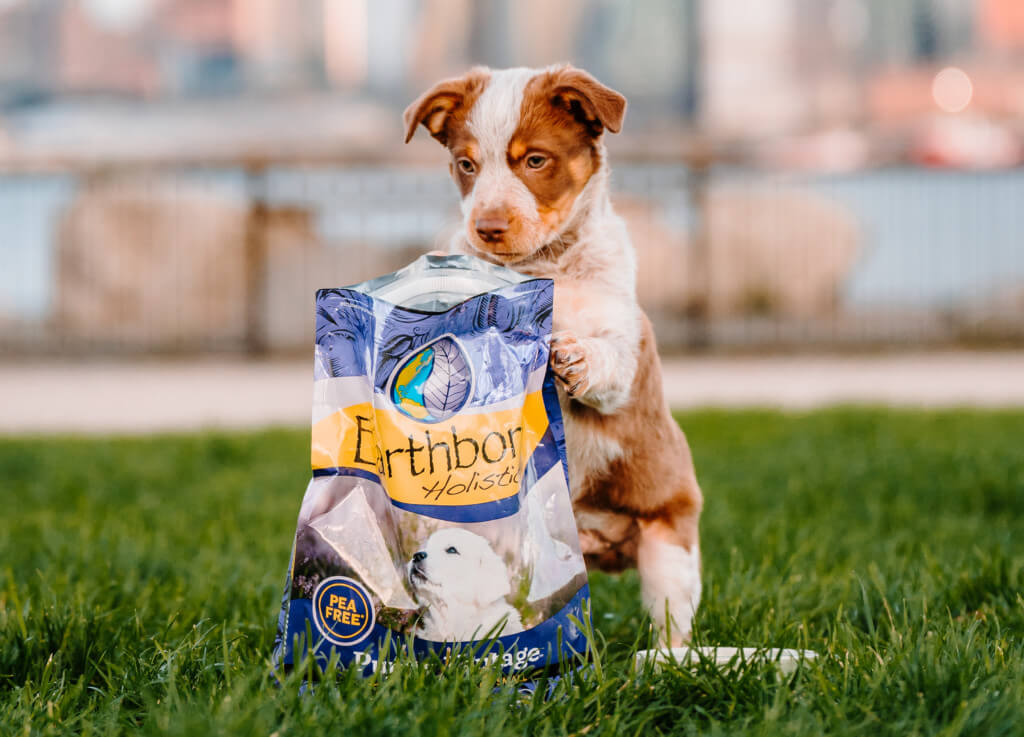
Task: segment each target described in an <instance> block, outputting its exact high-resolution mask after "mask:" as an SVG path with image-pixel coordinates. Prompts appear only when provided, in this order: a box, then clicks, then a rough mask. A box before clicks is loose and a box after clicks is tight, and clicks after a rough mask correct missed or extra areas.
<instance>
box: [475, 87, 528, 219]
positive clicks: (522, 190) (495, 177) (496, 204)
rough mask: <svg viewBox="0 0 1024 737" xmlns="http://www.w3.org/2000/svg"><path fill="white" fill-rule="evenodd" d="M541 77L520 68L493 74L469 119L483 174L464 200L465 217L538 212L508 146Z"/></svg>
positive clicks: (479, 174) (480, 169) (478, 163)
mask: <svg viewBox="0 0 1024 737" xmlns="http://www.w3.org/2000/svg"><path fill="white" fill-rule="evenodd" d="M536 74H537V70H535V69H526V68H523V67H519V68H517V69H503V70H501V71H497V72H492V73H491V77H490V79H489V80H488V82H487V86H486V87H485V88H484V91H483V93H482V94H481V95H480V97H479V98H478V99H477V101H476V103H475V104H474V105H473V107H472V109H471V110H470V113H469V118H468V119H467V120H466V125H467V127H468V128H469V132H470V133H472V134H473V137H474V138H475V139H476V142H477V144H478V145H479V147H480V151H479V156H480V161H479V162H477V165H478V167H479V171H478V174H477V177H476V182H475V183H474V185H473V191H472V193H471V194H470V196H468V197H466V198H464V199H463V201H462V214H463V215H464V216H466V217H469V216H470V214H471V213H472V212H473V211H474V210H475V211H477V212H483V211H485V210H489V209H491V208H501V207H509V208H512V209H515V210H518V211H519V212H520V213H521V214H522V215H527V214H532V211H533V210H534V209H535V203H534V200H533V194H532V193H531V192H530V190H529V189H528V188H527V187H526V185H525V184H524V183H523V181H522V180H521V179H519V177H517V176H516V175H515V174H514V173H513V172H512V170H511V169H510V168H509V166H508V144H509V141H511V140H512V134H513V133H515V132H516V128H518V127H519V120H520V117H521V114H522V107H523V92H524V90H525V89H526V85H527V83H528V82H529V81H530V79H532V78H533V77H534V75H536Z"/></svg>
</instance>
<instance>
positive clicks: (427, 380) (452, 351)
mask: <svg viewBox="0 0 1024 737" xmlns="http://www.w3.org/2000/svg"><path fill="white" fill-rule="evenodd" d="M472 386H473V372H472V367H471V366H470V363H469V359H468V358H467V357H466V352H465V350H463V348H462V346H461V345H459V342H458V341H457V340H456V339H455V338H454V336H451V335H442V336H441V337H440V338H436V339H434V340H432V341H431V342H429V343H427V344H426V345H423V346H421V347H420V348H418V349H417V350H416V351H415V352H414V353H412V354H411V355H409V356H407V357H406V358H405V359H404V360H403V361H402V363H400V364H399V366H398V368H397V369H396V370H395V373H394V374H393V375H392V379H391V387H390V389H389V390H388V396H389V397H390V398H391V402H392V404H394V405H395V408H396V409H398V411H399V412H401V413H402V414H404V415H406V416H407V417H411V418H413V419H414V420H419V421H420V422H442V421H444V420H447V419H448V418H449V417H451V416H453V415H454V414H456V413H457V412H458V411H459V410H461V409H462V408H463V407H464V406H465V404H466V402H468V401H469V398H470V393H471V391H470V390H471V389H472Z"/></svg>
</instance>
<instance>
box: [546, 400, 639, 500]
mask: <svg viewBox="0 0 1024 737" xmlns="http://www.w3.org/2000/svg"><path fill="white" fill-rule="evenodd" d="M558 400H559V404H561V406H562V418H563V421H564V425H565V453H566V459H567V460H568V462H569V484H570V486H571V489H570V491H571V493H572V498H573V501H576V500H578V499H579V497H580V495H581V494H582V493H583V492H584V491H585V490H586V489H587V488H588V487H589V486H590V485H591V483H590V482H592V481H593V480H594V479H596V478H599V477H603V476H604V475H605V474H607V473H608V469H609V466H611V464H612V463H613V462H614V461H616V460H618V459H620V458H622V456H623V453H624V450H623V447H622V444H621V443H620V442H619V441H618V440H617V439H616V438H614V437H613V436H612V435H610V434H609V433H608V432H607V431H606V430H605V429H604V428H602V427H600V426H598V425H595V424H594V423H592V422H588V421H583V420H581V419H580V418H578V417H576V416H575V414H574V411H573V409H572V408H571V407H570V406H569V405H570V402H572V401H573V400H571V399H569V398H568V397H567V396H566V394H565V391H564V390H563V389H561V388H559V390H558Z"/></svg>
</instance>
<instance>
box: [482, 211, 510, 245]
mask: <svg viewBox="0 0 1024 737" xmlns="http://www.w3.org/2000/svg"><path fill="white" fill-rule="evenodd" d="M474 225H475V226H476V234H477V235H478V236H480V239H481V240H482V241H484V242H485V243H494V242H495V241H500V240H501V239H502V238H504V237H505V233H507V232H508V218H507V217H504V216H502V215H483V216H481V217H478V218H477V219H476V222H475V223H474Z"/></svg>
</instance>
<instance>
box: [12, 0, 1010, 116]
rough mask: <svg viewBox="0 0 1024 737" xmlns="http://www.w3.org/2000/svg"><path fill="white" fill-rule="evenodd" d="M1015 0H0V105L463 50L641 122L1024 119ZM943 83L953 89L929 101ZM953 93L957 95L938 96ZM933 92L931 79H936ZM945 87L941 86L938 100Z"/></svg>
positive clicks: (369, 89) (414, 83) (236, 82)
mask: <svg viewBox="0 0 1024 737" xmlns="http://www.w3.org/2000/svg"><path fill="white" fill-rule="evenodd" d="M1022 60H1024V3H1021V2H1020V0H899V1H897V2H893V1H891V0H757V2H748V1H746V0H714V1H713V2H712V1H709V0H634V1H633V2H623V1H620V0H561V1H560V2H557V3H551V2H548V0H0V110H3V109H7V110H8V111H10V110H12V109H21V108H24V107H26V106H31V105H36V104H40V103H42V102H46V101H52V100H53V99H54V98H60V97H63V98H75V99H81V98H83V97H89V96H92V97H97V96H104V95H105V96H107V97H109V96H112V95H113V96H122V97H124V98H128V99H148V100H153V99H161V98H162V99H168V98H170V99H189V98H209V97H211V96H227V97H240V96H245V95H250V96H251V95H259V94H280V93H282V92H306V93H318V92H334V93H349V94H353V95H356V96H360V97H365V98H371V99H376V100H379V101H383V102H385V103H388V104H398V103H401V102H404V101H406V100H407V99H408V97H409V96H410V95H412V94H414V93H415V92H417V91H419V90H420V89H421V88H422V87H423V86H424V85H426V84H428V83H430V82H431V81H433V80H435V79H437V78H439V77H442V76H445V75H450V74H453V73H456V72H458V71H461V70H463V69H465V68H466V67H467V66H469V65H470V64H472V63H486V64H490V65H494V66H510V65H531V66H532V65H542V64H548V63H553V62H557V61H572V62H574V63H576V64H578V65H580V66H584V67H586V68H587V69H589V70H591V71H592V72H593V73H595V74H596V75H597V76H598V77H599V78H601V79H602V80H603V81H605V82H607V83H608V84H611V85H612V86H615V87H617V88H619V89H621V90H622V91H623V92H625V93H626V94H627V96H629V98H630V100H631V102H632V103H633V105H634V111H633V114H634V116H636V117H637V118H638V120H636V119H635V120H634V121H633V122H634V124H636V123H643V124H655V125H656V124H658V123H666V122H667V123H670V124H679V123H691V124H702V125H704V126H705V127H707V128H710V129H712V130H715V131H716V132H719V133H723V134H733V135H743V134H745V133H749V128H750V123H749V116H750V115H751V113H752V112H756V114H757V126H758V128H759V130H761V131H762V132H763V133H766V134H776V133H783V132H787V131H793V130H801V129H806V128H809V127H810V128H814V127H823V126H826V127H827V126H833V125H836V124H846V123H862V122H863V121H865V120H868V121H871V122H882V123H890V124H896V123H899V122H900V121H903V120H904V119H906V118H907V117H912V116H915V115H922V114H925V113H928V112H934V111H935V110H937V109H945V108H948V107H949V105H952V106H953V107H957V106H958V105H960V102H958V101H960V100H963V95H964V94H966V93H964V90H965V89H967V86H968V85H969V87H970V93H969V94H970V97H969V99H968V100H967V102H966V104H965V105H964V107H967V106H972V107H973V109H974V111H975V112H978V113H981V114H984V115H986V116H993V117H997V118H1008V117H1013V116H1016V117H1018V118H1020V117H1024V81H1022V74H1024V64H1022ZM947 66H954V67H956V68H958V69H959V68H961V67H962V68H963V69H965V70H966V72H965V73H966V74H967V75H969V76H968V77H967V82H966V83H965V82H964V81H963V80H962V79H961V80H960V88H959V90H960V93H959V97H958V94H957V88H956V82H955V80H952V79H951V78H947V80H946V82H947V84H946V87H945V88H944V89H946V90H947V92H948V94H947V98H948V100H951V102H948V104H947V101H946V100H943V99H939V98H937V97H936V94H935V92H936V90H935V89H933V87H935V85H934V84H933V83H934V81H935V76H936V74H937V73H938V72H939V71H941V70H942V69H943V68H944V67H947ZM949 90H952V92H949ZM940 92H941V90H940ZM940 97H941V94H940Z"/></svg>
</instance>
